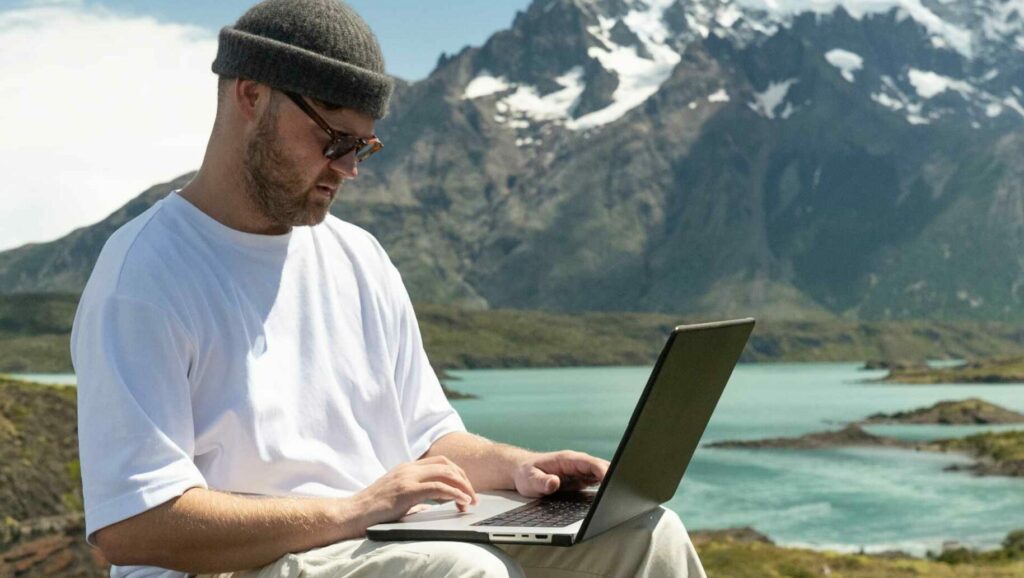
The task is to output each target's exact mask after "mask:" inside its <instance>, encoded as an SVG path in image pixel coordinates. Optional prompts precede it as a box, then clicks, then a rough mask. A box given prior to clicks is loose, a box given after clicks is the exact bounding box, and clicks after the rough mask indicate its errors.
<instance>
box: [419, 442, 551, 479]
mask: <svg viewBox="0 0 1024 578" xmlns="http://www.w3.org/2000/svg"><path fill="white" fill-rule="evenodd" d="M532 453H533V452H530V451H529V450H525V449H522V448H517V447H515V446H510V445H506V444H501V443H497V442H492V441H491V440H489V439H487V438H483V437H480V436H478V435H474V434H471V433H466V432H455V433H450V434H448V435H446V436H444V437H442V438H441V439H439V440H437V441H436V442H434V445H432V446H430V449H429V450H427V453H426V454H424V455H423V457H432V456H445V457H446V458H448V459H450V460H451V461H453V462H455V463H456V464H458V465H459V466H460V467H461V468H462V469H463V470H465V472H466V477H468V478H469V481H470V483H472V484H473V488H474V489H476V490H477V491H487V490H514V489H515V483H514V481H513V479H512V473H513V470H514V469H515V467H516V466H517V465H519V464H520V463H522V462H523V461H524V460H526V459H527V458H528V457H529V456H530V455H532Z"/></svg>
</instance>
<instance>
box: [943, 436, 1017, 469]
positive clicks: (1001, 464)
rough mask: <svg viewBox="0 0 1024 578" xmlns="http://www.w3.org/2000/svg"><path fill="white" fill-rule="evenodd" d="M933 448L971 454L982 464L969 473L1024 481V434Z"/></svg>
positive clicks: (958, 441) (953, 442) (975, 438)
mask: <svg viewBox="0 0 1024 578" xmlns="http://www.w3.org/2000/svg"><path fill="white" fill-rule="evenodd" d="M930 445H932V446H934V447H936V448H937V449H939V450H941V451H963V452H968V453H970V454H971V455H972V456H974V457H975V458H976V459H978V460H979V461H978V463H976V464H974V465H973V466H971V467H970V468H969V469H970V470H972V471H975V472H977V473H979V474H994V475H1005V476H1016V477H1024V431H1007V432H998V433H995V432H986V433H980V434H976V435H972V436H968V437H965V438H958V439H951V440H939V441H937V442H933V443H932V444H930Z"/></svg>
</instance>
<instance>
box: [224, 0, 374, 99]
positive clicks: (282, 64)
mask: <svg viewBox="0 0 1024 578" xmlns="http://www.w3.org/2000/svg"><path fill="white" fill-rule="evenodd" d="M213 71H214V72H215V73H217V74H219V75H221V76H225V77H229V78H246V79H249V80H255V81H257V82H262V83H264V84H267V85H269V86H272V87H274V88H277V89H280V90H289V91H292V92H297V93H299V94H303V95H305V96H310V97H313V98H315V99H317V100H320V101H322V102H325V103H330V104H333V105H337V106H342V107H345V108H352V109H355V110H357V111H359V112H361V113H363V114H365V115H368V116H371V117H373V118H375V119H379V118H383V117H384V114H385V113H386V112H387V107H388V99H389V98H390V97H391V89H392V86H393V84H394V81H393V80H392V79H391V77H390V76H388V75H387V74H385V73H384V57H383V56H382V55H381V52H380V45H379V44H378V43H377V38H376V37H374V35H373V32H371V31H370V27H369V26H367V25H366V22H364V21H363V19H362V18H360V17H359V15H358V14H356V12H355V10H353V9H352V8H350V7H348V6H347V5H346V4H344V3H343V2H340V1H338V0H266V1H265V2H260V3H259V4H257V5H256V6H253V7H252V8H250V9H249V11H248V12H246V13H245V14H243V15H242V17H241V18H239V19H238V22H236V23H235V25H234V26H233V27H232V26H225V27H224V28H222V29H221V31H220V42H219V45H218V46H217V58H216V59H215V60H214V61H213Z"/></svg>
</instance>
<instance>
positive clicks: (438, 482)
mask: <svg viewBox="0 0 1024 578" xmlns="http://www.w3.org/2000/svg"><path fill="white" fill-rule="evenodd" d="M472 492H473V490H472V487H471V486H470V483H469V480H468V479H467V478H466V474H465V472H463V471H462V469H460V468H459V467H458V466H457V465H455V464H454V463H452V462H451V461H449V460H448V459H447V458H444V457H432V458H427V459H422V460H418V461H416V462H411V463H407V464H402V465H399V466H397V467H395V468H394V469H392V470H391V471H390V472H388V473H387V474H385V475H384V476H382V477H381V478H380V479H378V480H377V481H376V482H374V483H373V484H371V485H370V486H369V487H368V488H366V489H365V490H363V491H361V492H359V493H358V494H355V495H353V496H352V497H350V498H271V497H266V498H264V497H244V496H237V495H233V494H225V493H221V492H215V491H211V490H206V489H203V488H192V489H190V490H187V491H186V492H185V493H184V494H182V495H181V496H179V497H178V498H175V499H173V500H170V501H168V502H166V503H164V504H161V505H160V506H157V507H155V508H152V509H150V510H147V511H146V512H143V513H142V514H139V515H137V516H134V517H132V518H128V519H127V520H123V521H121V522H118V523H116V524H113V525H111V526H107V527H105V528H101V529H100V530H98V531H97V532H96V534H95V541H96V544H97V545H98V546H99V547H100V550H102V551H103V554H104V555H105V556H106V557H107V559H108V560H109V561H110V562H111V563H113V564H117V565H119V566H127V565H145V566H159V567H161V568H168V569H171V570H178V571H181V572H188V573H191V574H202V573H213V572H235V571H239V570H247V569H250V568H258V567H260V566H265V565H267V564H269V563H271V562H273V561H275V560H277V559H278V558H280V557H281V556H284V555H285V554H288V553H290V552H301V551H304V550H309V549H311V548H316V547H319V546H325V545H327V544H333V543H335V542H339V541H341V540H348V539H352V538H361V537H363V536H365V535H366V529H367V528H369V527H370V526H373V525H374V524H379V523H382V522H392V521H394V520H397V519H399V518H401V517H402V516H403V515H405V513H406V512H408V511H409V510H410V509H411V508H413V507H414V506H416V505H417V504H420V503H422V502H424V501H426V500H455V501H456V503H458V504H459V506H460V507H465V506H468V505H469V504H470V503H471V502H472V501H473V498H472Z"/></svg>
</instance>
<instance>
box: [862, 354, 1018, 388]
mask: <svg viewBox="0 0 1024 578" xmlns="http://www.w3.org/2000/svg"><path fill="white" fill-rule="evenodd" d="M885 369H889V375H887V376H885V377H883V378H882V379H880V380H878V381H880V382H884V383H903V384H938V383H1018V384H1024V357H1001V358H993V359H985V360H980V361H971V362H967V363H964V364H962V365H956V366H953V367H928V366H927V365H925V366H922V365H920V364H914V363H893V364H892V365H891V366H890V367H887V368H885Z"/></svg>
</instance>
